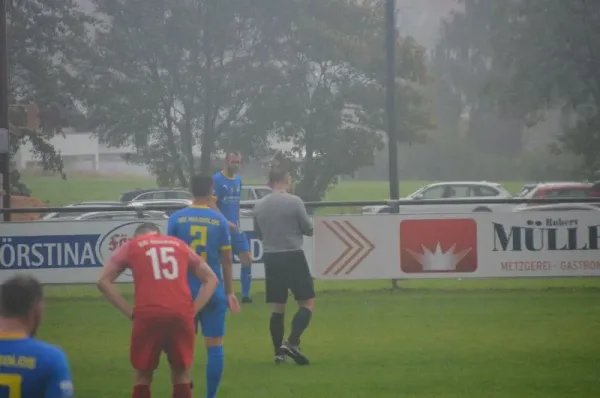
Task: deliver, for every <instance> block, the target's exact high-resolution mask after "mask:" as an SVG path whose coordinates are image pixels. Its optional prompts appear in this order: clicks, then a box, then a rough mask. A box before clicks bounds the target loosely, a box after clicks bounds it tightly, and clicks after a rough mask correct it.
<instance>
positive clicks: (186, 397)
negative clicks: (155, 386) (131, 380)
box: [132, 383, 192, 398]
mask: <svg viewBox="0 0 600 398" xmlns="http://www.w3.org/2000/svg"><path fill="white" fill-rule="evenodd" d="M132 398H150V386H146V385H141V384H138V385H135V386H133V395H132ZM173 398H192V388H191V386H190V383H186V384H175V385H174V386H173Z"/></svg>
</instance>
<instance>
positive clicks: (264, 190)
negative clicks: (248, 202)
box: [254, 188, 271, 199]
mask: <svg viewBox="0 0 600 398" xmlns="http://www.w3.org/2000/svg"><path fill="white" fill-rule="evenodd" d="M254 193H256V196H258V199H261V198H264V197H265V196H267V195H268V194H270V193H271V190H270V189H268V188H257V189H255V190H254Z"/></svg>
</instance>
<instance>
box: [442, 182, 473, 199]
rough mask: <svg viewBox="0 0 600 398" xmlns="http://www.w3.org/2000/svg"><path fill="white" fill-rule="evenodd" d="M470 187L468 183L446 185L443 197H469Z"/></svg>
mask: <svg viewBox="0 0 600 398" xmlns="http://www.w3.org/2000/svg"><path fill="white" fill-rule="evenodd" d="M469 193H470V187H469V186H468V185H446V186H445V187H444V193H443V194H442V198H444V199H446V198H447V199H451V198H468V197H469Z"/></svg>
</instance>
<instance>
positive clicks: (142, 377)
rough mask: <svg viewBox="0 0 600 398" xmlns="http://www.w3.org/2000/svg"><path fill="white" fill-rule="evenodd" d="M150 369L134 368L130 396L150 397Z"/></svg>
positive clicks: (137, 397) (151, 374) (151, 372)
mask: <svg viewBox="0 0 600 398" xmlns="http://www.w3.org/2000/svg"><path fill="white" fill-rule="evenodd" d="M153 374H154V371H152V370H136V371H135V378H134V381H133V393H132V398H150V385H151V384H152V376H153Z"/></svg>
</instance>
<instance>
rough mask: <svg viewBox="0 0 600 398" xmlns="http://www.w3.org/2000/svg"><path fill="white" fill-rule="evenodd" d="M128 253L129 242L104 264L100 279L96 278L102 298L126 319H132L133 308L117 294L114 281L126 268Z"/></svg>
mask: <svg viewBox="0 0 600 398" xmlns="http://www.w3.org/2000/svg"><path fill="white" fill-rule="evenodd" d="M128 251H129V242H128V243H126V244H124V245H123V246H121V247H120V248H119V250H118V251H117V252H116V253H115V254H114V255H113V256H112V257H111V258H110V259H108V261H107V262H106V264H104V267H103V268H102V272H101V273H100V278H98V289H99V290H100V291H101V292H102V294H104V297H106V299H107V300H108V302H109V303H111V304H112V305H113V306H114V307H115V308H117V309H118V310H119V311H121V312H122V313H123V314H124V315H125V316H126V317H127V318H129V319H131V318H132V317H133V308H132V307H131V305H129V303H128V302H127V301H126V300H125V299H124V298H123V296H121V295H120V294H119V292H118V291H117V289H116V286H115V281H116V280H117V278H118V277H119V275H121V274H122V273H123V271H125V268H127V253H128Z"/></svg>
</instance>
